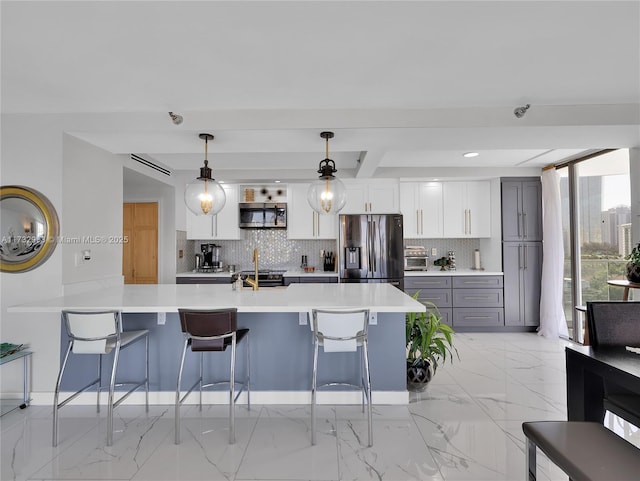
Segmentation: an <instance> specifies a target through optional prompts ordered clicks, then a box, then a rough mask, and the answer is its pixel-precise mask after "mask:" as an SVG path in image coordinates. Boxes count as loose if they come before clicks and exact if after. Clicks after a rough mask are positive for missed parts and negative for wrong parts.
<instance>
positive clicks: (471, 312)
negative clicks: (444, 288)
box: [452, 276, 504, 328]
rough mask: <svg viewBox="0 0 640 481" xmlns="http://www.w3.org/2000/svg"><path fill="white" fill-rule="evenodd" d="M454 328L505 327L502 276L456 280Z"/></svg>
mask: <svg viewBox="0 0 640 481" xmlns="http://www.w3.org/2000/svg"><path fill="white" fill-rule="evenodd" d="M452 292H453V326H454V327H474V328H475V327H501V326H504V292H503V278H502V276H456V277H454V278H453V291H452Z"/></svg>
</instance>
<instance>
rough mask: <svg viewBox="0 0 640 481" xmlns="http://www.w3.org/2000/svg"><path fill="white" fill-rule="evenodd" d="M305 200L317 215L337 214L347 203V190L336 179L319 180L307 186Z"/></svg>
mask: <svg viewBox="0 0 640 481" xmlns="http://www.w3.org/2000/svg"><path fill="white" fill-rule="evenodd" d="M307 200H308V201H309V205H310V206H311V208H312V209H313V210H315V211H316V212H317V213H318V214H323V215H331V214H337V213H338V212H340V210H342V208H343V207H344V204H345V203H346V202H347V189H346V188H345V186H344V184H343V183H342V181H341V180H340V179H338V178H336V177H333V176H331V177H329V178H320V179H318V180H316V181H314V182H313V183H312V184H311V185H310V186H309V190H308V191H307Z"/></svg>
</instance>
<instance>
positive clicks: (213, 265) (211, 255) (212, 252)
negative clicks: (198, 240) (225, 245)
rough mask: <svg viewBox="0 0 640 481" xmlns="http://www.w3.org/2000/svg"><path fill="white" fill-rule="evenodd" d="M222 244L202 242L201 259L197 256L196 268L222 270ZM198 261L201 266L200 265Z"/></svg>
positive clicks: (206, 270) (212, 270)
mask: <svg viewBox="0 0 640 481" xmlns="http://www.w3.org/2000/svg"><path fill="white" fill-rule="evenodd" d="M220 249H221V246H218V245H215V244H200V252H202V254H201V260H200V261H198V260H197V259H198V256H196V269H197V271H198V272H222V261H221V260H220ZM198 262H199V263H200V266H198Z"/></svg>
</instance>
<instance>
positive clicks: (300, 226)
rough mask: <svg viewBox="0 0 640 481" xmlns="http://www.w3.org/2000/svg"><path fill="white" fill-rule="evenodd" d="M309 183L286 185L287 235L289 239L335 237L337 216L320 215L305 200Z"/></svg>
mask: <svg viewBox="0 0 640 481" xmlns="http://www.w3.org/2000/svg"><path fill="white" fill-rule="evenodd" d="M309 185H310V184H289V185H288V186H287V237H288V238H289V239H335V238H336V232H337V224H338V216H337V215H335V214H333V215H320V214H318V213H317V212H316V211H314V210H313V209H312V208H311V206H310V205H309V201H308V200H307V191H308V190H309Z"/></svg>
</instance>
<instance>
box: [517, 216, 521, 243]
mask: <svg viewBox="0 0 640 481" xmlns="http://www.w3.org/2000/svg"><path fill="white" fill-rule="evenodd" d="M521 218H522V214H521V213H520V212H518V219H517V220H518V222H517V226H518V231H517V232H518V238H519V237H520V222H521Z"/></svg>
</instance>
